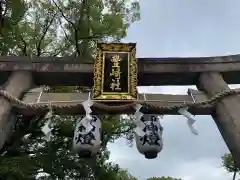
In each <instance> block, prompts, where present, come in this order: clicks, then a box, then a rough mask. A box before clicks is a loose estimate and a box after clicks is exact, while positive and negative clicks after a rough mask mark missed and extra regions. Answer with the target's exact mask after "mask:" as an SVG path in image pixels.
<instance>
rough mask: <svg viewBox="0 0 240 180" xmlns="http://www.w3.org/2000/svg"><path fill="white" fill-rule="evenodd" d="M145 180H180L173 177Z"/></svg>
mask: <svg viewBox="0 0 240 180" xmlns="http://www.w3.org/2000/svg"><path fill="white" fill-rule="evenodd" d="M147 180H181V179H178V178H173V177H163V176H162V177H152V178H148V179H147Z"/></svg>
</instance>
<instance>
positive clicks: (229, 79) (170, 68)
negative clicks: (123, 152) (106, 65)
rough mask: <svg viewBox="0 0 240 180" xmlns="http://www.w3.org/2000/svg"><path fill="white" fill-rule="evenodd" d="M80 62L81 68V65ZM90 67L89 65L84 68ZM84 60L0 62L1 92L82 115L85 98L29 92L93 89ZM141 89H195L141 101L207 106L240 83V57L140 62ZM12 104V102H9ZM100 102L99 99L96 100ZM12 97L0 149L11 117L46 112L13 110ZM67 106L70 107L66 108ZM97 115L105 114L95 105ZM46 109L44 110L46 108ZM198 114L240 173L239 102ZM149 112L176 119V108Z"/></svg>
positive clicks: (0, 102)
mask: <svg viewBox="0 0 240 180" xmlns="http://www.w3.org/2000/svg"><path fill="white" fill-rule="evenodd" d="M80 62H81V63H80ZM85 62H86V63H85ZM87 62H89V60H88V61H86V60H84V59H83V60H81V59H80V60H79V59H78V60H76V59H72V58H70V57H64V58H53V57H44V58H29V57H10V56H8V57H0V83H1V84H3V86H2V89H3V90H5V91H7V92H8V93H10V94H11V95H13V96H14V97H16V98H18V99H21V100H22V102H24V103H30V104H31V103H36V102H38V103H39V104H40V105H42V106H43V107H47V105H48V103H49V101H51V103H52V104H53V105H56V107H55V108H54V111H55V113H56V114H65V115H76V114H84V110H83V108H82V107H81V106H77V104H79V103H81V102H83V101H85V100H86V99H87V94H86V93H82V94H81V93H42V94H39V93H33V92H27V91H28V90H29V89H31V88H34V87H37V86H40V85H49V86H54V85H66V86H74V85H79V86H86V87H92V86H93V80H92V79H93V70H94V66H93V64H91V63H87ZM137 66H138V86H150V85H156V86H164V85H196V86H197V88H198V89H199V91H197V90H192V89H189V90H188V95H165V94H139V99H138V100H137V101H144V102H147V103H148V104H150V105H151V104H152V105H157V106H161V107H168V106H172V105H179V104H183V103H191V102H192V103H193V102H200V101H205V100H207V99H209V98H211V97H212V96H213V95H214V94H216V93H218V92H221V91H226V90H230V88H229V87H228V84H240V55H233V56H225V57H198V58H138V64H137ZM10 99H11V98H10ZM96 102H98V100H96ZM11 103H12V102H10V101H9V97H7V98H6V97H5V96H1V97H0V106H1V108H0V109H1V110H0V128H1V129H2V131H1V136H0V137H1V139H0V146H1V145H2V144H3V143H4V141H5V140H6V137H7V133H8V132H7V125H8V124H9V123H10V124H11V123H14V122H13V121H14V120H13V119H14V118H10V117H11V116H12V114H11V112H12V111H14V112H18V113H21V114H24V115H35V114H39V113H42V111H44V108H39V109H37V108H35V109H31V111H29V108H28V107H24V106H23V107H15V106H12V104H11ZM67 105H69V106H67ZM92 109H93V113H94V114H102V113H105V114H106V111H105V112H102V111H99V108H97V107H95V106H93V108H92ZM45 110H46V108H45ZM189 112H191V113H192V114H194V115H211V116H212V117H213V119H214V121H215V123H216V125H217V127H218V129H219V131H220V133H221V135H222V137H223V139H224V140H225V142H226V144H227V146H228V148H229V150H230V151H231V153H232V155H233V157H234V159H235V161H236V166H237V167H238V168H240V119H239V118H240V98H239V96H238V95H237V94H233V93H232V94H231V95H229V96H225V97H223V98H221V99H220V100H219V101H218V102H217V103H216V104H215V105H214V106H211V105H209V106H206V105H199V106H196V107H191V108H190V109H189ZM121 113H123V114H127V113H134V109H133V108H125V109H124V108H123V109H122V110H121V109H119V110H115V111H114V110H113V111H111V112H108V114H121ZM151 113H158V114H169V115H177V114H178V113H177V111H176V109H174V108H173V109H166V108H165V109H164V108H163V109H162V110H161V112H159V110H155V109H154V108H153V109H152V110H151Z"/></svg>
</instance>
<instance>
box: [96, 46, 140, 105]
mask: <svg viewBox="0 0 240 180" xmlns="http://www.w3.org/2000/svg"><path fill="white" fill-rule="evenodd" d="M113 55H117V56H118V57H119V56H120V57H122V58H121V59H123V60H121V62H122V66H120V65H119V69H120V67H121V68H122V69H124V68H125V69H124V70H125V71H123V72H120V71H119V72H120V73H123V76H124V78H122V79H121V82H123V83H122V86H121V87H123V88H125V91H108V90H106V89H107V84H109V83H107V81H110V80H109V79H110V75H109V73H110V72H109V71H108V70H110V69H111V71H113V67H114V66H111V68H110V69H109V66H110V65H109V64H110V61H109V59H110V56H111V58H113ZM126 57H127V58H126ZM126 68H127V69H126ZM124 72H125V73H124ZM126 73H127V75H126ZM110 74H111V73H110ZM123 76H122V75H121V77H123ZM137 76H138V72H137V59H136V43H98V44H97V56H96V58H95V62H94V86H93V93H92V98H93V99H94V100H103V101H134V100H137V99H138V93H137ZM119 79H120V75H119ZM111 80H113V79H111ZM119 84H120V83H119Z"/></svg>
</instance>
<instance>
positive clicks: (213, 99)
mask: <svg viewBox="0 0 240 180" xmlns="http://www.w3.org/2000/svg"><path fill="white" fill-rule="evenodd" d="M233 94H240V90H232V89H230V90H225V91H221V92H219V93H216V94H215V95H214V96H212V97H211V98H209V99H207V100H205V101H199V102H187V103H184V104H179V105H172V106H159V105H157V104H148V103H147V102H145V101H142V102H133V103H130V104H124V105H107V104H105V103H99V102H95V103H94V105H93V106H94V108H97V109H99V110H102V111H105V112H109V111H114V112H118V111H124V110H129V109H132V108H134V107H135V105H136V104H137V103H140V104H142V106H143V107H144V108H147V109H149V110H151V109H154V110H155V111H163V110H173V109H176V110H177V109H180V108H183V107H189V108H191V107H197V106H204V107H205V106H206V107H212V106H214V105H215V104H216V103H217V101H219V100H221V99H222V98H224V97H226V96H230V95H233ZM0 96H2V97H4V98H5V99H6V100H8V101H9V102H10V103H11V104H12V105H13V106H15V107H18V108H29V109H35V110H37V109H48V108H49V105H47V104H39V103H25V102H23V101H21V100H19V99H18V98H16V97H14V96H13V95H11V94H10V93H8V92H7V91H5V90H0ZM51 107H52V108H53V109H56V108H75V107H82V104H81V103H77V104H52V105H51Z"/></svg>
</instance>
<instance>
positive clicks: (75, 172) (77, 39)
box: [0, 0, 139, 180]
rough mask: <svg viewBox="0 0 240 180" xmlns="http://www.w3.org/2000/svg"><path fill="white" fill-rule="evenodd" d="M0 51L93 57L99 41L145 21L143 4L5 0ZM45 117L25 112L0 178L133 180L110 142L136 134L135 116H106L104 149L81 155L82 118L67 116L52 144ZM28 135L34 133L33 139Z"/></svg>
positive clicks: (4, 152) (0, 162) (2, 159)
mask: <svg viewBox="0 0 240 180" xmlns="http://www.w3.org/2000/svg"><path fill="white" fill-rule="evenodd" d="M0 12H1V13H0V14H1V15H0V22H1V25H0V54H1V55H15V56H28V57H44V56H51V57H52V58H54V57H65V56H68V57H70V58H71V57H73V58H74V59H75V60H80V59H86V60H88V59H90V60H91V59H92V56H94V53H95V51H94V50H95V45H96V43H97V42H99V41H101V42H109V41H114V42H118V41H120V40H121V39H122V38H123V37H125V36H126V32H127V29H128V27H129V26H130V24H131V23H133V22H135V21H137V20H138V19H139V4H138V2H134V1H131V2H130V1H129V0H114V1H113V0H82V1H75V0H66V1H59V0H35V1H27V0H25V1H24V0H10V1H1V3H0ZM46 89H48V90H50V91H51V92H73V91H81V88H80V87H60V86H58V87H46ZM43 116H44V115H41V116H38V117H36V116H32V117H26V116H19V117H18V121H17V124H16V127H15V129H14V131H13V133H12V135H11V137H9V139H8V141H7V142H6V143H5V145H4V148H3V149H1V151H0V153H1V155H0V179H4V180H18V179H19V180H22V179H26V180H30V179H36V176H39V174H41V177H38V178H39V179H48V178H49V179H51V180H53V179H67V178H68V179H69V178H72V179H79V180H81V179H82V180H84V179H88V180H91V179H94V180H95V179H96V180H106V179H111V180H123V178H122V177H125V178H124V180H133V179H134V178H133V177H132V176H130V175H129V174H128V173H127V172H126V171H124V170H121V168H119V166H118V165H116V164H113V163H108V162H107V160H108V159H109V151H108V149H107V143H109V142H114V140H115V139H117V138H119V137H121V136H126V137H128V138H129V139H131V137H132V124H131V121H130V120H129V119H123V120H119V117H113V116H104V117H101V119H102V124H103V134H102V135H103V140H102V147H101V153H100V154H99V155H98V156H97V157H96V158H92V159H80V158H79V157H78V156H77V155H76V154H73V153H72V152H71V142H72V135H73V128H74V125H75V122H76V119H77V118H79V117H75V116H74V117H73V116H61V117H60V119H56V118H53V120H54V121H57V122H58V123H57V128H58V130H57V131H56V134H55V136H54V138H53V139H52V140H51V141H50V142H47V141H46V140H45V138H44V136H43V135H42V133H41V131H40V127H41V126H42V124H43V123H44V121H45V120H44V118H43ZM27 135H28V137H27Z"/></svg>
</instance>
